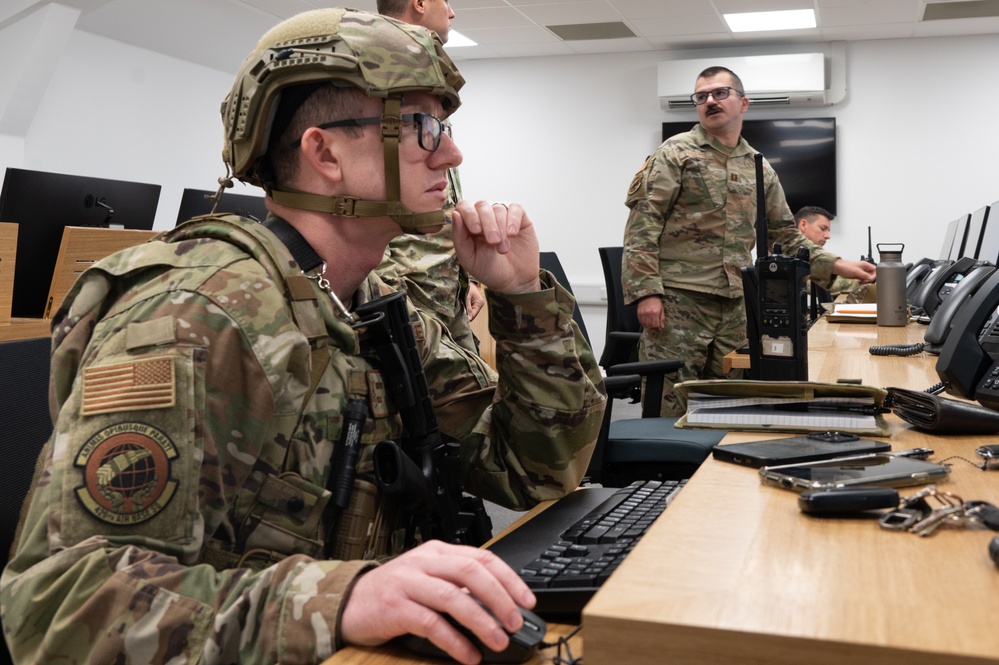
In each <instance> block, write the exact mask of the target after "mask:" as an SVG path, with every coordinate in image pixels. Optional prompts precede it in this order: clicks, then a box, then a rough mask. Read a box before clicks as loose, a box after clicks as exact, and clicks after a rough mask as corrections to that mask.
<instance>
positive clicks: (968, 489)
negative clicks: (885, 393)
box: [583, 321, 999, 665]
mask: <svg viewBox="0 0 999 665" xmlns="http://www.w3.org/2000/svg"><path fill="white" fill-rule="evenodd" d="M924 330H925V328H924V327H921V326H918V325H917V324H910V325H909V326H907V327H905V328H878V327H877V326H874V325H858V324H828V323H827V322H825V321H822V322H819V323H818V324H816V326H815V327H813V328H812V330H811V331H810V333H809V347H810V349H811V352H810V354H809V374H810V376H811V378H812V379H815V380H822V381H833V380H836V379H838V378H860V379H862V380H863V381H864V382H865V383H867V384H871V385H878V386H893V385H897V386H904V387H909V388H925V387H928V386H930V385H931V384H933V383H935V382H936V381H937V376H936V373H935V372H934V370H933V368H934V365H935V362H936V358H935V357H933V356H923V355H921V356H914V357H909V358H896V357H875V356H871V355H869V353H868V351H867V349H868V347H870V346H871V345H873V344H895V343H905V342H908V341H916V340H921V338H922V334H923V331H924ZM888 420H889V422H890V423H891V424H892V437H891V442H892V447H893V448H894V449H904V448H912V447H916V446H927V447H930V448H933V449H935V450H936V452H937V454H936V455H935V456H934V459H936V460H942V459H944V458H947V457H950V456H952V455H960V456H962V457H966V458H968V459H976V456H975V453H974V449H975V448H976V447H977V446H978V445H980V443H981V442H982V441H983V438H982V437H975V436H958V437H934V436H929V435H926V434H922V433H919V432H917V431H916V430H913V429H911V428H909V426H908V425H906V424H905V423H903V422H902V421H901V420H899V419H898V418H897V417H895V416H894V415H890V416H889V417H888ZM753 438H762V437H761V436H760V435H750V434H732V435H729V437H727V438H726V441H741V440H751V439H753ZM952 462H953V467H952V471H951V480H950V482H948V483H946V485H945V487H946V489H948V490H949V491H952V492H955V493H957V494H959V495H960V496H962V497H963V498H964V499H965V500H970V499H985V500H988V501H991V502H993V503H999V472H996V471H989V472H983V471H981V470H979V469H976V468H974V467H973V466H972V465H970V464H967V463H965V462H962V461H960V460H952ZM914 491H915V490H914V489H905V488H904V489H902V490H901V492H902V493H903V495H905V494H906V493H907V492H908V493H911V492H914ZM994 535H995V534H994V533H993V532H991V531H988V530H984V529H982V530H970V529H965V530H958V529H950V528H945V529H942V530H939V531H938V532H937V533H935V534H934V535H932V536H930V537H927V538H920V537H918V536H915V535H913V534H909V533H904V532H889V531H885V530H883V529H881V528H880V527H879V526H878V525H877V522H876V520H874V519H867V518H852V519H850V518H828V517H826V518H812V517H808V516H806V515H803V514H802V513H801V512H800V511H799V510H798V507H797V495H796V494H795V493H794V492H791V491H787V490H782V489H776V488H772V487H764V486H762V485H761V484H760V482H759V478H758V475H757V473H756V471H755V470H754V469H749V468H743V467H739V466H736V465H732V464H726V463H724V462H717V461H715V460H714V459H708V460H707V461H706V462H705V463H704V464H703V465H702V466H701V468H700V469H699V470H698V471H697V473H696V474H695V476H694V478H693V479H692V480H691V481H690V483H689V484H688V485H687V487H686V488H685V489H684V490H683V492H681V493H680V494H679V495H678V497H677V498H676V500H675V501H674V502H673V503H672V504H671V505H670V508H669V510H667V511H666V512H665V513H663V515H662V517H661V518H660V519H659V520H658V521H657V522H656V523H655V524H654V525H653V527H652V529H651V530H650V531H649V532H648V534H647V535H646V536H645V537H644V538H643V539H642V541H641V543H640V544H639V545H638V547H637V548H636V549H635V550H634V551H633V552H632V553H631V555H629V557H628V559H627V560H626V561H625V562H624V564H623V565H622V566H621V568H620V569H619V570H618V571H617V573H616V574H615V575H614V576H613V577H612V578H611V579H610V580H609V581H608V582H607V583H606V584H605V585H604V587H603V588H602V589H601V590H600V591H599V592H598V593H597V595H596V596H595V597H594V599H593V600H592V601H591V602H590V604H589V605H588V606H587V608H586V610H585V611H584V615H583V626H584V629H583V634H584V641H585V645H586V663H587V665H612V664H614V665H616V664H619V663H629V664H636V663H670V664H671V665H684V664H688V663H689V664H694V663H696V664H697V665H714V664H718V665H720V664H722V663H725V664H729V663H735V664H737V663H767V665H784V664H787V665H790V664H792V663H793V664H795V665H798V664H800V663H803V662H809V663H817V664H820V665H825V664H828V665H832V664H834V663H835V664H837V665H839V664H842V663H850V665H866V664H874V663H878V664H880V665H883V664H885V663H906V664H907V665H929V664H931V663H933V664H937V665H939V664H943V663H946V664H947V665H970V664H972V663H974V664H986V663H988V664H992V665H996V664H997V663H999V631H997V630H996V629H995V617H997V616H999V570H996V567H995V566H994V565H993V563H992V561H991V560H990V559H989V557H988V554H987V545H988V542H989V541H990V540H991V539H992V537H993V536H994Z"/></svg>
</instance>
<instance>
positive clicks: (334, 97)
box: [266, 84, 367, 189]
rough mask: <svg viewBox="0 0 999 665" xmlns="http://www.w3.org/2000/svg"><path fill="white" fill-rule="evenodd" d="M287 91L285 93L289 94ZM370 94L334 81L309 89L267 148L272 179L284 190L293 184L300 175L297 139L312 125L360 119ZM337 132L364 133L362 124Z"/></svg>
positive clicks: (339, 129) (357, 134) (273, 133)
mask: <svg viewBox="0 0 999 665" xmlns="http://www.w3.org/2000/svg"><path fill="white" fill-rule="evenodd" d="M289 92H290V91H285V92H284V93H282V95H288V94H289ZM365 99H367V97H366V95H365V94H364V93H363V92H362V91H361V90H359V89H357V88H352V87H348V88H342V87H338V86H336V85H333V84H325V85H320V86H318V87H315V88H314V89H313V90H312V91H307V96H306V97H305V98H304V99H302V100H301V101H300V102H299V103H298V106H297V108H295V109H292V110H290V115H291V119H290V120H289V121H288V124H287V127H285V128H284V129H283V130H281V128H279V127H275V128H274V129H275V131H274V132H272V135H271V136H272V141H271V145H270V146H269V147H268V148H267V156H266V159H267V161H268V165H269V167H270V170H271V179H272V180H273V182H274V184H275V185H276V186H277V187H278V188H281V189H286V188H287V187H289V185H290V183H291V182H292V181H293V180H294V179H295V177H296V176H297V175H298V150H299V147H298V146H297V145H295V144H296V142H297V141H298V140H299V139H301V138H302V134H304V133H305V130H307V129H308V128H310V127H315V126H317V125H321V124H323V123H326V122H333V121H335V120H347V119H349V118H357V117H359V115H360V114H361V113H363V112H364V107H363V102H364V100H365ZM337 131H342V132H346V134H347V135H348V136H353V137H355V138H356V137H358V136H360V135H361V133H362V131H363V128H361V127H343V128H338V129H337Z"/></svg>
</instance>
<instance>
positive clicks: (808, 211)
mask: <svg viewBox="0 0 999 665" xmlns="http://www.w3.org/2000/svg"><path fill="white" fill-rule="evenodd" d="M818 215H822V216H823V217H826V218H828V219H829V221H830V222H831V221H833V220H834V219H836V215H834V214H832V213H831V212H829V211H828V210H826V209H825V208H820V207H819V206H804V207H803V208H802V209H801V210H799V211H798V212H796V213H794V223H795V224H797V223H798V222H800V221H801V220H803V219H806V220H808V223H809V224H811V223H812V222H814V221H815V218H816V216H818Z"/></svg>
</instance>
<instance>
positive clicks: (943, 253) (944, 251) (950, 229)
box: [940, 219, 957, 261]
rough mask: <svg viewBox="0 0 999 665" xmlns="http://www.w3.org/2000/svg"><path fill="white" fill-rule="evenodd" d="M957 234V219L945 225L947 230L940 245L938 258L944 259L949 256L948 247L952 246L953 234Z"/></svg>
mask: <svg viewBox="0 0 999 665" xmlns="http://www.w3.org/2000/svg"><path fill="white" fill-rule="evenodd" d="M955 235H957V220H956V219H955V220H954V221H953V222H951V223H950V224H948V225H947V232H946V233H944V239H943V244H942V245H940V260H941V261H946V260H948V259H949V258H950V249H951V247H953V246H954V236H955Z"/></svg>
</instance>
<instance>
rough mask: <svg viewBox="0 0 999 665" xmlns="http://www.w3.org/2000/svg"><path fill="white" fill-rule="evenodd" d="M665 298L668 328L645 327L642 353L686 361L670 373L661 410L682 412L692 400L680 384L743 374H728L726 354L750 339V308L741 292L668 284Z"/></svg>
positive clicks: (647, 356) (673, 414)
mask: <svg viewBox="0 0 999 665" xmlns="http://www.w3.org/2000/svg"><path fill="white" fill-rule="evenodd" d="M662 300H663V310H664V312H665V314H666V325H665V327H663V329H662V330H644V331H643V332H642V338H641V341H640V342H639V345H638V358H639V360H661V359H664V358H680V359H682V360H683V361H684V363H685V364H684V366H683V367H682V368H680V370H678V371H677V373H676V375H675V376H673V377H671V376H669V375H667V376H666V382H665V385H664V386H663V403H662V409H661V411H660V415H662V416H665V417H677V416H681V415H683V413H684V411H685V410H686V408H687V405H686V404H685V403H684V401H683V399H682V398H681V397H680V396H679V395H676V394H675V393H674V392H673V386H674V385H675V384H676V383H679V382H681V381H692V380H694V379H724V378H740V377H741V374H742V370H733V371H732V372H730V373H729V374H728V375H726V374H724V373H723V371H722V358H724V356H725V355H726V354H727V353H729V352H730V351H732V350H734V349H737V348H739V347H740V346H742V345H743V344H745V343H746V308H745V304H744V303H743V299H742V297H741V296H740V297H738V298H725V297H722V296H716V295H711V294H708V293H699V292H697V291H687V290H685V289H671V288H667V289H665V293H664V294H663V297H662Z"/></svg>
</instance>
